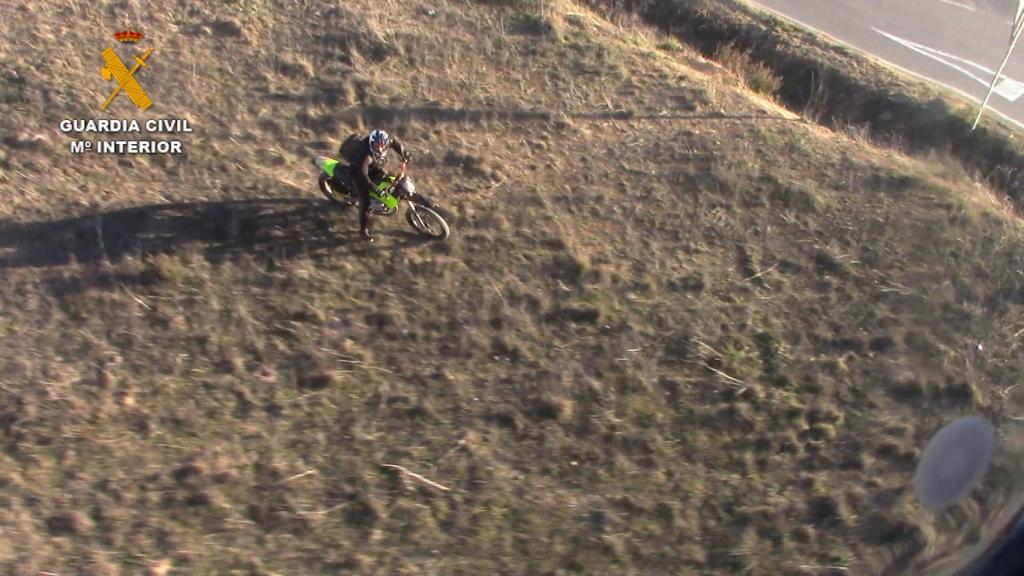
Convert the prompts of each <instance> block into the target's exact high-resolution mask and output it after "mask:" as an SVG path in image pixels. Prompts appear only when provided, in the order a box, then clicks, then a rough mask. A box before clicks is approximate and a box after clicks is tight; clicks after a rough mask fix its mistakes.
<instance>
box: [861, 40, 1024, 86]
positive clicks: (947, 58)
mask: <svg viewBox="0 0 1024 576" xmlns="http://www.w3.org/2000/svg"><path fill="white" fill-rule="evenodd" d="M871 29H872V30H874V31H875V32H878V33H879V34H881V35H882V36H885V37H886V38H888V39H890V40H892V41H893V42H896V43H897V44H900V45H902V46H904V47H906V48H909V49H910V50H913V51H914V52H917V53H918V54H921V55H922V56H927V57H929V58H931V59H932V60H935V61H936V62H940V63H942V64H945V65H946V66H949V67H950V68H952V69H954V70H956V71H958V72H960V73H962V74H963V75H965V76H967V77H968V78H970V79H972V80H974V81H976V82H978V83H979V84H981V85H982V86H985V87H986V88H987V87H988V85H989V82H990V81H991V79H992V76H993V75H994V74H995V73H996V72H995V70H992V69H991V68H986V67H985V66H982V65H981V64H978V63H977V62H971V61H970V60H967V59H966V58H961V57H959V56H954V55H953V54H948V53H946V52H943V51H941V50H936V49H935V48H929V47H927V46H924V45H922V44H918V43H917V42H912V41H910V40H907V39H905V38H900V37H899V36H894V35H892V34H889V33H888V32H885V31H882V30H879V29H878V28H875V27H873V26H872V27H871ZM956 62H959V63H960V64H957V63H956ZM961 64H963V65H961ZM964 66H967V67H970V68H974V69H975V70H977V71H980V72H982V73H985V74H987V75H988V78H987V79H986V78H984V77H982V76H979V75H978V74H976V73H974V72H972V71H970V70H968V69H967V68H965V67H964ZM999 78H1000V80H999V82H998V83H997V84H996V87H995V90H993V92H995V93H996V94H999V95H1000V96H1002V97H1003V98H1005V99H1007V100H1009V101H1010V102H1014V101H1016V100H1017V99H1018V98H1020V97H1021V96H1022V95H1024V84H1022V83H1020V82H1018V81H1016V80H1014V79H1012V78H1010V77H1008V76H1005V75H1001V76H1000V77H999Z"/></svg>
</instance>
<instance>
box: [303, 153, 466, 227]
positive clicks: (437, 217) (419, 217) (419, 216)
mask: <svg viewBox="0 0 1024 576" xmlns="http://www.w3.org/2000/svg"><path fill="white" fill-rule="evenodd" d="M313 164H314V165H315V166H316V167H318V168H319V169H320V177H319V179H318V181H317V186H319V188H320V193H321V194H323V195H324V196H325V197H326V198H327V199H328V200H330V201H331V202H333V203H334V204H337V205H338V206H341V207H350V206H358V205H359V200H358V199H357V198H356V196H355V195H354V194H353V189H354V183H353V182H351V181H350V178H349V176H348V174H349V166H348V165H347V164H343V163H341V162H339V161H338V160H335V159H334V158H328V157H327V156H317V157H316V158H314V159H313ZM405 168H406V163H405V162H402V168H401V170H400V171H399V173H398V174H397V175H385V176H384V177H383V178H382V179H380V180H379V181H378V182H376V183H375V185H374V188H373V189H372V190H371V191H370V210H369V211H370V214H376V215H380V216H391V215H392V214H394V213H395V212H397V211H398V205H399V204H400V203H401V201H402V200H405V201H406V203H407V204H408V205H409V208H408V210H406V211H405V221H406V222H408V223H409V226H411V227H412V229H413V230H415V231H416V232H417V233H419V234H422V235H424V236H429V237H431V238H435V239H438V240H446V239H448V237H449V236H450V235H451V230H450V229H449V228H448V223H447V222H445V220H444V218H443V217H442V216H441V214H439V213H438V210H440V208H441V207H440V206H439V205H438V204H437V203H436V202H433V201H432V200H430V199H429V198H427V197H426V196H424V195H423V194H420V193H419V192H417V191H416V185H415V184H413V182H412V180H410V179H409V178H408V176H406V174H405Z"/></svg>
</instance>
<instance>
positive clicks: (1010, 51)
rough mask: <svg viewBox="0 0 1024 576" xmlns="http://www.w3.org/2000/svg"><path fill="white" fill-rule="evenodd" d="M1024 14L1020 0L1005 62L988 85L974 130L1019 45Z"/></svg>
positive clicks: (1023, 26)
mask: <svg viewBox="0 0 1024 576" xmlns="http://www.w3.org/2000/svg"><path fill="white" fill-rule="evenodd" d="M1022 14H1024V0H1020V2H1019V3H1018V5H1017V19H1016V20H1015V21H1014V22H1013V29H1012V34H1013V35H1012V36H1011V38H1010V48H1009V49H1008V50H1007V51H1006V56H1004V57H1003V63H1002V64H1000V65H999V70H996V75H995V76H994V77H993V78H992V83H991V84H989V86H988V93H987V94H985V99H984V100H983V101H982V102H981V109H980V110H978V117H977V118H975V119H974V125H973V126H971V130H972V131H973V130H974V129H975V128H977V127H978V122H980V121H981V115H982V114H984V113H985V106H987V105H988V101H989V98H991V97H992V91H993V90H995V88H996V83H997V82H999V76H1001V75H1002V73H1003V68H1005V67H1006V63H1007V62H1009V61H1010V54H1013V49H1014V47H1016V46H1017V40H1018V39H1019V38H1020V33H1021V32H1022V31H1024V19H1022V18H1021V15H1022Z"/></svg>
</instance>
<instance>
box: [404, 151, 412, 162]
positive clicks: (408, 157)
mask: <svg viewBox="0 0 1024 576" xmlns="http://www.w3.org/2000/svg"><path fill="white" fill-rule="evenodd" d="M403 160H405V163H406V164H408V163H410V162H412V152H406V153H405V157H404V158H403Z"/></svg>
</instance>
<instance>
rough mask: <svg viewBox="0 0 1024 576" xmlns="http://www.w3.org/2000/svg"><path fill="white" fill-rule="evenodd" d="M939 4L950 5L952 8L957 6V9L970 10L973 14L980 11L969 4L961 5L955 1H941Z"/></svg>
mask: <svg viewBox="0 0 1024 576" xmlns="http://www.w3.org/2000/svg"><path fill="white" fill-rule="evenodd" d="M939 2H944V3H946V4H949V5H950V6H956V7H957V8H963V9H964V10H970V11H971V12H977V11H978V9H977V8H975V7H974V6H970V5H968V4H961V3H959V2H953V0H939Z"/></svg>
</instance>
